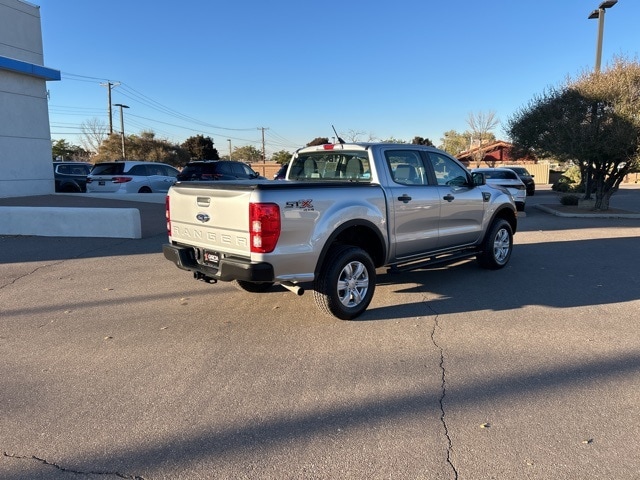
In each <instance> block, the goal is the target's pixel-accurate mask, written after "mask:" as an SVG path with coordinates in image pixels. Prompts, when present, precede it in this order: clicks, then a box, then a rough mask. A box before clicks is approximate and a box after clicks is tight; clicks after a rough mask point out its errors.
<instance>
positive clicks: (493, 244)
mask: <svg viewBox="0 0 640 480" xmlns="http://www.w3.org/2000/svg"><path fill="white" fill-rule="evenodd" d="M512 250H513V230H512V229H511V225H509V222H507V221H506V220H503V219H497V220H495V221H494V222H493V224H492V225H491V228H490V229H489V233H488V234H487V236H486V237H485V239H484V243H483V244H482V251H481V252H480V253H479V254H478V255H477V256H476V259H477V260H478V264H479V265H480V266H481V267H482V268H487V269H489V270H498V269H500V268H502V267H504V266H505V265H506V264H507V263H509V259H510V258H511V251H512Z"/></svg>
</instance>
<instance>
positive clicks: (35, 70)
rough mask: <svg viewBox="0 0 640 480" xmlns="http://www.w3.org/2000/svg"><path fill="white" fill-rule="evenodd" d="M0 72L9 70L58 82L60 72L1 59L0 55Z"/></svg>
mask: <svg viewBox="0 0 640 480" xmlns="http://www.w3.org/2000/svg"><path fill="white" fill-rule="evenodd" d="M0 70H9V71H10V72H17V73H23V74H25V75H31V76H32V77H38V78H42V79H44V80H47V81H49V80H60V70H54V69H53V68H47V67H43V66H42V65H36V64H34V63H28V62H22V61H20V60H16V59H14V58H9V57H3V56H1V55H0Z"/></svg>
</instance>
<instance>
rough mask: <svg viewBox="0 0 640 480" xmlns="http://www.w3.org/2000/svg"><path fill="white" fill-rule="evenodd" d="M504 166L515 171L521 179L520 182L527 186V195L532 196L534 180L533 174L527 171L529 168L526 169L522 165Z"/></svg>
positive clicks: (534, 189)
mask: <svg viewBox="0 0 640 480" xmlns="http://www.w3.org/2000/svg"><path fill="white" fill-rule="evenodd" d="M505 168H509V169H511V170H513V171H514V172H516V175H518V177H520V180H522V183H524V186H525V187H527V195H529V196H532V195H534V194H535V193H536V182H535V181H534V180H533V177H534V176H535V175H531V174H530V173H529V170H527V169H526V168H524V167H509V166H506V167H505Z"/></svg>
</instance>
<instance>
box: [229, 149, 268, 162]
mask: <svg viewBox="0 0 640 480" xmlns="http://www.w3.org/2000/svg"><path fill="white" fill-rule="evenodd" d="M231 158H232V159H233V160H238V161H242V162H248V163H257V162H261V161H262V152H261V151H260V150H258V149H257V148H256V147H254V146H253V145H246V146H244V147H236V148H234V149H233V154H232V155H231Z"/></svg>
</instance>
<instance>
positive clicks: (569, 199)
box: [560, 194, 580, 205]
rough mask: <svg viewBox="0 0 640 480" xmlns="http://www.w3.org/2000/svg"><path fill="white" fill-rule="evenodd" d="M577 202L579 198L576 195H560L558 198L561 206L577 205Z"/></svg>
mask: <svg viewBox="0 0 640 480" xmlns="http://www.w3.org/2000/svg"><path fill="white" fill-rule="evenodd" d="M578 200H580V197H579V196H578V195H570V194H569V195H562V197H560V203H561V204H562V205H578Z"/></svg>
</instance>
